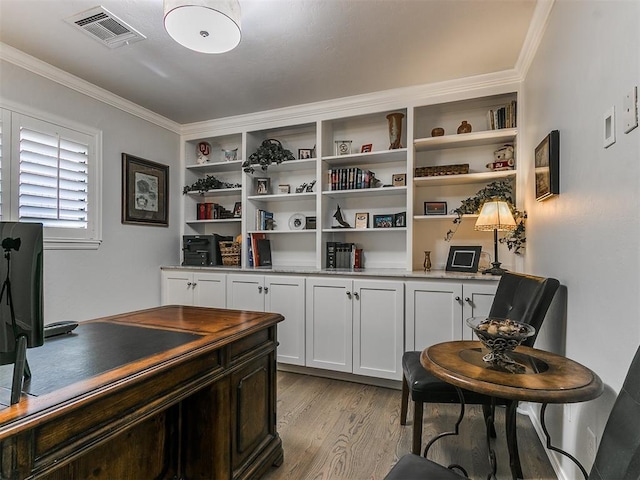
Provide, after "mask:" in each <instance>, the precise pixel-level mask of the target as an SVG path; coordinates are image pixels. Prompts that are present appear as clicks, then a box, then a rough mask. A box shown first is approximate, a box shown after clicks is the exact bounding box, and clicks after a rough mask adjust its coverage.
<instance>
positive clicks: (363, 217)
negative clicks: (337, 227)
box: [355, 212, 369, 228]
mask: <svg viewBox="0 0 640 480" xmlns="http://www.w3.org/2000/svg"><path fill="white" fill-rule="evenodd" d="M355 224H356V228H369V212H360V213H356V222H355Z"/></svg>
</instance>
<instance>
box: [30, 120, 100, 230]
mask: <svg viewBox="0 0 640 480" xmlns="http://www.w3.org/2000/svg"><path fill="white" fill-rule="evenodd" d="M42 130H44V129H42ZM88 157H89V145H88V143H82V142H79V141H77V140H72V139H70V138H65V136H64V135H63V134H60V133H57V132H54V133H52V132H47V131H40V130H38V129H35V128H30V127H26V126H24V125H21V127H20V170H19V193H18V195H19V200H18V216H19V219H20V221H28V222H42V224H43V225H44V226H45V227H57V228H77V229H86V228H87V225H88V201H89V170H88Z"/></svg>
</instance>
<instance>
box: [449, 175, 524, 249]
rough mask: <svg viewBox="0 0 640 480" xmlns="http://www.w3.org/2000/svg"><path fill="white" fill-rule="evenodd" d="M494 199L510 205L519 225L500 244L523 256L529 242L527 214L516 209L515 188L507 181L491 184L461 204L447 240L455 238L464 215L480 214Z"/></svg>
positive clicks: (455, 210)
mask: <svg viewBox="0 0 640 480" xmlns="http://www.w3.org/2000/svg"><path fill="white" fill-rule="evenodd" d="M494 198H497V199H499V200H504V201H505V202H507V203H508V204H509V208H511V213H513V217H514V218H515V220H516V224H517V227H516V229H515V230H513V231H512V232H508V233H507V234H506V235H505V236H504V237H503V238H501V239H500V243H505V244H506V245H507V248H509V250H512V251H513V253H515V254H521V253H522V249H523V248H524V246H525V243H526V242H527V238H526V236H525V233H526V232H525V225H524V220H525V219H526V218H527V214H526V213H525V212H521V211H520V210H518V209H517V208H516V207H515V202H514V201H513V186H512V184H511V182H509V181H505V180H500V181H496V182H491V183H490V184H488V185H487V186H486V187H484V188H482V189H480V190H478V192H477V193H476V194H475V195H474V196H473V197H469V198H467V199H465V200H463V201H462V202H461V203H460V206H459V207H458V208H456V209H454V210H453V213H455V214H456V215H457V218H455V219H454V220H453V224H454V227H453V229H450V230H449V231H448V232H447V235H446V236H445V240H447V241H450V240H451V239H452V238H453V236H454V235H455V233H456V231H457V230H458V226H459V225H460V223H461V222H462V216H463V215H473V214H477V213H480V210H481V209H482V206H483V205H484V203H485V202H486V201H488V200H491V199H494Z"/></svg>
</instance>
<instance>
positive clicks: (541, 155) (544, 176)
mask: <svg viewBox="0 0 640 480" xmlns="http://www.w3.org/2000/svg"><path fill="white" fill-rule="evenodd" d="M535 166H536V169H535V172H536V200H538V201H539V202H540V201H542V200H546V199H547V198H549V197H552V196H553V195H558V194H559V193H560V132H559V131H558V130H552V131H551V133H549V135H547V136H546V137H545V138H544V140H542V142H540V144H539V145H538V146H537V147H536V150H535Z"/></svg>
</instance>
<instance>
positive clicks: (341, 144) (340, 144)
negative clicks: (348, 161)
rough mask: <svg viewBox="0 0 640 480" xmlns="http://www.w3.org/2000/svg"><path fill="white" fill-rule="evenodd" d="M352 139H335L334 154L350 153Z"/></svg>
mask: <svg viewBox="0 0 640 480" xmlns="http://www.w3.org/2000/svg"><path fill="white" fill-rule="evenodd" d="M351 143H353V142H352V140H336V141H335V144H336V155H350V154H351Z"/></svg>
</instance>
